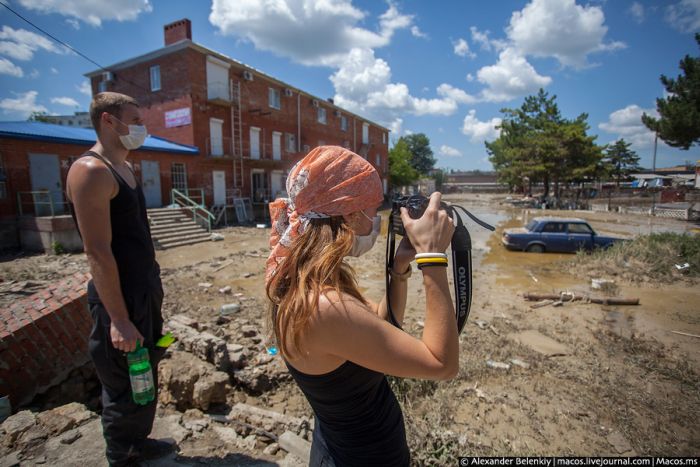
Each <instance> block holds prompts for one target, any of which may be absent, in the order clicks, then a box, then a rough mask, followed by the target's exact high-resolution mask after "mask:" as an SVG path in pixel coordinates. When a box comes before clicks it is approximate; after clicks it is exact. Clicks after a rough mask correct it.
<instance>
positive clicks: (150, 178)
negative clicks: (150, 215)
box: [141, 160, 163, 208]
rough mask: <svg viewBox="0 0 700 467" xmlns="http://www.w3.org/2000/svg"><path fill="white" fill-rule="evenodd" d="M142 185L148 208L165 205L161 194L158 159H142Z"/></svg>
mask: <svg viewBox="0 0 700 467" xmlns="http://www.w3.org/2000/svg"><path fill="white" fill-rule="evenodd" d="M141 187H142V188H143V196H144V197H145V198H146V207H147V208H159V207H161V206H162V205H163V202H162V200H161V195H160V164H159V163H158V161H147V160H142V161H141Z"/></svg>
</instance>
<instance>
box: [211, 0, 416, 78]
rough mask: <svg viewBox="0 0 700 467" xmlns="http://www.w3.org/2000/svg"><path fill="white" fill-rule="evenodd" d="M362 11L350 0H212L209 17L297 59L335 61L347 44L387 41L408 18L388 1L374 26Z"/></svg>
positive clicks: (225, 30)
mask: <svg viewBox="0 0 700 467" xmlns="http://www.w3.org/2000/svg"><path fill="white" fill-rule="evenodd" d="M365 16H366V14H365V13H364V12H363V11H361V10H359V9H357V8H355V7H354V6H353V5H352V2H351V1H350V0H334V1H331V0H269V1H266V2H261V1H259V0H214V1H213V3H212V7H211V14H210V15H209V22H210V23H211V24H212V25H213V26H215V27H217V28H218V29H219V31H220V32H221V33H223V34H225V35H234V36H238V37H240V38H243V39H246V40H249V41H250V42H252V43H253V44H254V45H255V47H256V48H258V49H261V50H268V51H271V52H273V53H276V54H278V55H282V56H285V57H290V58H292V59H294V60H295V61H297V62H299V63H303V64H306V65H326V66H339V65H340V64H341V63H342V61H343V59H344V58H345V56H346V55H347V54H348V53H349V52H350V51H351V50H352V49H355V48H358V49H367V48H369V49H374V48H377V47H383V46H386V45H388V44H389V42H390V41H391V38H392V36H393V34H394V32H395V31H396V30H397V29H403V28H409V27H410V26H411V25H412V21H413V16H411V15H404V14H401V13H400V12H399V11H398V9H397V8H396V6H395V5H394V4H393V3H389V8H388V9H387V11H386V12H384V13H383V14H382V15H381V16H380V17H379V31H378V32H375V31H372V30H369V29H366V28H363V27H361V26H360V24H361V23H362V22H363V20H364V19H365ZM271 25H274V27H271ZM310 25H313V27H310Z"/></svg>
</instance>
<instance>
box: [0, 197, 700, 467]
mask: <svg viewBox="0 0 700 467" xmlns="http://www.w3.org/2000/svg"><path fill="white" fill-rule="evenodd" d="M450 199H451V200H452V201H455V202H459V203H460V204H462V205H463V206H465V207H467V208H469V209H470V210H472V212H474V213H475V214H476V215H477V216H479V217H481V218H483V219H484V220H486V221H487V222H490V223H492V224H495V225H497V226H498V228H497V231H496V232H495V233H491V232H487V231H485V230H483V229H481V228H479V227H478V226H474V225H473V224H469V227H470V232H471V233H472V236H473V250H474V261H475V267H474V301H473V305H472V311H471V315H470V318H469V323H468V324H467V326H466V328H465V330H464V332H463V333H462V335H461V337H460V341H461V359H460V365H461V370H460V372H459V375H458V377H457V378H455V379H454V380H453V381H450V382H439V383H434V382H423V381H413V380H394V379H392V384H393V385H394V388H395V390H396V392H397V394H398V396H399V400H400V401H401V403H402V406H403V409H404V413H405V416H406V424H407V433H408V436H409V445H410V446H411V450H412V455H413V458H414V461H415V462H416V464H418V465H427V464H433V465H442V464H446V463H453V462H454V457H455V456H457V455H593V456H600V455H612V456H615V455H623V454H624V455H630V454H638V455H686V456H687V455H699V454H700V429H699V428H698V423H697V420H698V418H700V378H699V377H698V375H699V374H700V339H697V338H694V337H689V336H683V335H679V334H674V333H672V332H671V331H680V332H685V333H688V334H695V335H698V334H700V287H698V284H697V283H693V282H688V281H680V282H678V283H675V284H670V285H663V286H661V285H658V284H653V283H642V284H641V285H640V284H637V285H633V284H630V283H624V282H621V281H620V280H619V279H617V285H618V287H619V288H618V291H617V293H618V294H619V295H620V296H625V297H638V298H640V301H641V304H640V305H639V306H634V307H631V306H626V307H623V306H602V305H595V304H586V303H580V302H577V303H565V304H564V305H563V306H560V307H553V306H545V307H541V308H536V309H532V308H531V307H530V306H531V305H532V303H530V302H525V301H524V300H523V298H522V293H523V292H525V291H539V292H559V291H563V290H570V291H578V292H586V293H590V292H591V290H590V279H591V278H590V277H585V276H582V275H580V274H577V271H576V270H570V271H566V270H565V272H564V273H562V272H561V271H562V267H561V263H562V262H566V261H568V260H569V259H570V258H571V256H568V255H558V254H526V253H517V252H509V251H506V250H505V249H503V247H502V246H501V245H500V242H499V239H500V232H501V230H502V229H503V228H504V227H507V226H515V225H522V223H524V222H525V221H526V220H527V218H528V216H530V217H531V216H533V215H540V213H538V212H537V211H531V212H528V211H524V210H521V209H513V208H509V207H506V206H505V205H502V204H500V203H499V202H498V201H499V200H498V199H497V198H495V197H492V196H485V195H472V196H469V197H463V198H454V197H452V198H450ZM386 214H388V213H386V212H385V213H384V215H386ZM560 214H563V215H567V216H571V215H572V213H571V212H566V213H560ZM547 215H557V213H556V212H552V211H548V212H547ZM573 215H575V216H577V217H586V218H588V219H589V220H591V221H592V225H593V227H594V228H595V229H596V230H599V231H601V232H603V233H610V234H618V235H620V234H621V235H628V236H629V235H634V234H636V233H646V231H647V230H653V231H657V230H659V229H666V230H668V229H670V230H678V231H683V230H685V224H683V223H681V222H675V221H664V222H663V223H651V222H650V221H649V220H648V219H638V218H634V217H617V216H611V215H608V214H602V215H601V214H599V213H579V212H576V213H573ZM222 233H223V234H224V236H225V240H224V241H222V242H212V243H204V244H200V245H196V246H193V247H184V248H178V249H173V250H168V251H164V252H159V253H158V261H159V263H160V264H161V267H162V271H163V282H164V288H165V293H166V301H165V305H164V314H165V315H166V316H172V315H175V314H180V313H185V314H187V315H188V316H190V317H191V318H194V319H195V320H198V321H199V322H202V323H206V327H207V328H208V329H210V330H212V329H214V330H215V329H217V327H218V328H221V330H220V333H221V334H222V335H234V334H235V332H236V329H233V328H232V326H238V325H239V324H237V323H240V322H239V321H231V322H227V323H223V324H216V323H217V319H218V318H219V308H220V307H221V305H223V304H224V303H227V302H231V301H232V300H233V301H235V302H237V303H240V305H241V312H240V315H239V318H240V319H244V320H246V321H247V322H249V323H252V324H254V325H256V326H259V327H262V325H263V322H264V318H265V313H266V312H267V306H266V299H265V293H264V281H263V277H264V263H265V259H266V257H267V254H268V251H269V249H268V246H267V235H268V231H267V230H266V229H255V228H242V227H236V228H230V229H225V230H223V231H222ZM384 242H385V237H384V236H383V237H381V238H380V240H379V241H378V242H377V245H376V246H375V247H374V249H373V250H372V251H371V252H369V253H368V254H367V255H365V256H363V257H362V258H359V259H355V258H351V259H349V262H350V263H351V264H352V265H353V267H355V269H356V272H357V275H358V280H359V283H360V285H361V287H362V289H363V291H364V293H366V294H367V295H368V296H369V298H371V299H372V300H375V301H376V300H379V299H380V298H381V295H382V294H383V291H384V273H383V262H384V248H385V243H384ZM41 258H44V259H41ZM65 258H71V261H70V262H73V263H76V264H84V262H83V259H82V257H81V255H73V256H68V257H64V260H65ZM51 261H53V262H55V261H56V259H55V258H51V257H34V259H32V258H26V259H22V260H19V261H14V262H6V263H2V264H0V275H2V277H3V279H6V278H8V277H12V276H13V275H16V274H20V273H21V272H22V270H28V269H31V270H32V271H34V273H33V275H32V274H30V276H31V277H28V276H27V275H25V276H24V277H25V278H28V279H42V278H43V276H42V274H44V273H45V274H48V272H46V271H45V270H44V269H42V268H41V267H39V266H41V264H48V263H49V262H51ZM564 269H566V268H564ZM608 279H616V278H614V277H612V278H608ZM202 283H204V285H200V284H202ZM206 283H209V284H211V286H209V287H205V285H206ZM225 286H230V287H231V288H232V291H231V294H223V293H220V292H219V290H218V289H220V288H223V287H225ZM409 294H410V296H409V299H408V303H409V306H408V308H407V311H406V326H405V327H406V329H407V330H408V331H409V332H411V333H412V334H413V335H415V336H417V337H420V333H421V329H422V328H421V324H422V322H421V320H422V319H423V318H422V317H423V316H424V307H425V305H424V303H425V302H424V294H423V291H422V279H421V274H420V273H418V272H417V271H416V273H415V274H414V275H413V277H412V278H411V279H410V284H409ZM263 344H264V342H263ZM276 358H279V357H276ZM488 362H490V363H488ZM228 401H229V404H234V403H235V402H245V403H247V404H251V405H257V406H260V407H265V408H270V409H272V410H276V411H279V412H284V413H287V414H289V415H295V416H309V415H311V412H310V409H309V407H308V405H307V403H306V401H305V400H304V399H303V397H302V396H301V394H300V392H299V391H298V389H297V388H296V387H295V386H294V385H293V384H292V383H291V382H282V383H280V384H279V385H278V386H277V387H274V388H272V389H270V390H267V391H265V392H263V393H262V394H252V393H250V392H249V391H248V392H246V391H245V390H243V389H242V388H239V387H234V388H233V389H232V390H231V392H230V394H229V396H228ZM188 443H189V444H188ZM182 449H183V453H184V454H187V452H188V450H190V451H196V452H202V449H204V450H206V446H202V444H201V441H200V442H199V443H198V442H197V440H192V439H190V440H187V441H185V442H184V443H183V445H182ZM225 449H226V448H225V447H221V446H219V447H217V450H216V452H217V453H219V454H220V455H222V456H224V455H225V454H226V452H225Z"/></svg>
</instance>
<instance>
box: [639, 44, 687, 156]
mask: <svg viewBox="0 0 700 467" xmlns="http://www.w3.org/2000/svg"><path fill="white" fill-rule="evenodd" d="M695 41H696V42H697V43H698V46H700V33H697V34H695ZM680 69H681V70H682V73H681V74H680V75H678V77H677V78H676V79H672V78H668V77H666V76H664V75H661V83H662V84H663V85H664V87H665V88H666V91H667V92H668V97H665V98H658V99H656V110H657V111H658V112H659V115H660V118H658V119H656V118H653V117H650V116H649V115H647V114H644V115H642V122H643V123H644V124H645V125H646V126H647V128H649V129H650V130H652V131H656V132H657V133H658V135H659V138H661V139H662V140H664V141H665V142H666V144H668V145H669V146H673V147H677V148H681V149H685V150H688V149H690V147H691V146H694V145H698V143H699V142H700V57H691V56H690V55H686V56H685V57H684V58H683V59H682V60H681V62H680Z"/></svg>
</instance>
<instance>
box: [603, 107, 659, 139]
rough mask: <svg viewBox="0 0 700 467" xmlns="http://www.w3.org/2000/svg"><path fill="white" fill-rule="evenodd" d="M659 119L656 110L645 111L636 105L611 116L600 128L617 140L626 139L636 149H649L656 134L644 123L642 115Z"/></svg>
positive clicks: (615, 112)
mask: <svg viewBox="0 0 700 467" xmlns="http://www.w3.org/2000/svg"><path fill="white" fill-rule="evenodd" d="M643 113H646V114H647V115H650V116H652V117H658V115H659V114H658V113H657V112H656V109H653V108H652V109H643V108H641V107H639V106H638V105H636V104H633V105H628V106H627V107H625V108H623V109H619V110H616V111H614V112H612V113H611V114H610V116H609V117H608V121H607V122H603V123H600V124H599V125H598V128H600V129H601V130H603V131H605V132H606V133H610V134H612V135H615V139H619V138H624V139H625V141H627V142H629V143H632V146H634V147H636V148H648V147H649V146H650V145H651V144H652V143H653V142H654V132H653V131H650V130H649V129H648V128H647V127H646V126H644V124H643V123H642V114H643Z"/></svg>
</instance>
